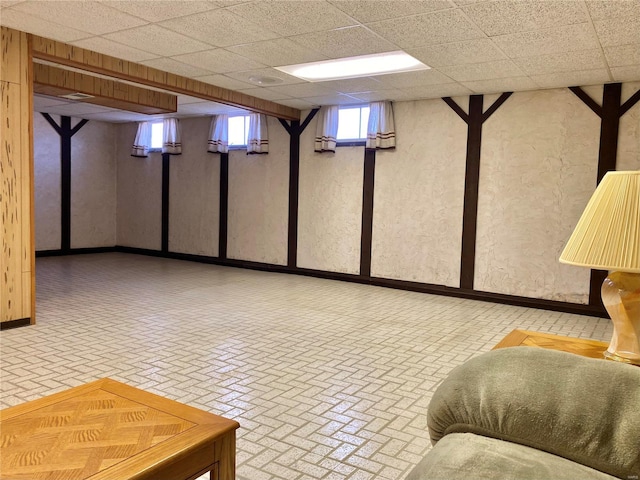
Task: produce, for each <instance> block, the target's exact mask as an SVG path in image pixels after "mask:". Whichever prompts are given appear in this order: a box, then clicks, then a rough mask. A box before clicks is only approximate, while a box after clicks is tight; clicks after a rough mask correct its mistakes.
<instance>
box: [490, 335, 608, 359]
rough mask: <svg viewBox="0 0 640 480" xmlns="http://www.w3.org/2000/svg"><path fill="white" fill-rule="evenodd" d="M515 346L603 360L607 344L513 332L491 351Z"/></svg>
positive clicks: (559, 336) (581, 339) (557, 336)
mask: <svg viewBox="0 0 640 480" xmlns="http://www.w3.org/2000/svg"><path fill="white" fill-rule="evenodd" d="M517 346H527V347H540V348H548V349H551V350H560V351H562V352H569V353H575V354H576V355H582V356H583V357H590V358H601V359H604V352H605V350H606V349H607V347H608V346H609V344H608V343H605V342H598V341H597V340H586V339H583V338H571V337H563V336H561V335H552V334H550V333H539V332H529V331H526V330H514V331H513V332H511V333H510V334H508V335H507V336H506V337H504V338H503V339H502V340H501V341H500V343H498V344H497V345H496V346H495V347H493V349H494V350H495V349H497V348H505V347H517Z"/></svg>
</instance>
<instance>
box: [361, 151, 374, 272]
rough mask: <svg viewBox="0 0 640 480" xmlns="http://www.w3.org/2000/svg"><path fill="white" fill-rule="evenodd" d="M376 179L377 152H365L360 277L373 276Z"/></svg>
mask: <svg viewBox="0 0 640 480" xmlns="http://www.w3.org/2000/svg"><path fill="white" fill-rule="evenodd" d="M375 178H376V151H375V150H373V149H369V148H365V150H364V175H363V181H362V227H361V233H360V275H361V276H363V277H370V276H371V244H372V241H373V194H374V186H375Z"/></svg>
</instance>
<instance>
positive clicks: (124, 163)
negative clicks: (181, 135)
mask: <svg viewBox="0 0 640 480" xmlns="http://www.w3.org/2000/svg"><path fill="white" fill-rule="evenodd" d="M136 128H137V125H136V124H135V123H126V124H123V125H119V126H118V137H117V138H118V141H117V143H118V146H117V149H116V152H117V160H116V162H117V186H118V196H117V197H118V202H117V224H118V225H117V232H118V233H117V244H118V245H122V246H125V247H137V248H148V249H152V250H160V248H161V246H162V238H161V235H162V154H161V153H159V152H152V153H150V154H149V156H148V157H147V158H137V157H132V156H131V144H132V143H133V140H134V138H135V136H136Z"/></svg>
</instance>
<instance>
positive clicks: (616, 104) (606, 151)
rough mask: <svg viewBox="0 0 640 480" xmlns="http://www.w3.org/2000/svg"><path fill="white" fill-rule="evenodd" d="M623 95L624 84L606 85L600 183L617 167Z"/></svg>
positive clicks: (599, 159)
mask: <svg viewBox="0 0 640 480" xmlns="http://www.w3.org/2000/svg"><path fill="white" fill-rule="evenodd" d="M621 97H622V84H620V83H609V84H607V85H605V86H604V92H603V94H602V116H601V118H602V122H601V124H600V150H599V152H598V183H600V180H602V177H604V176H605V174H606V173H607V172H609V171H611V170H615V169H616V157H617V155H618V130H619V128H620V99H621Z"/></svg>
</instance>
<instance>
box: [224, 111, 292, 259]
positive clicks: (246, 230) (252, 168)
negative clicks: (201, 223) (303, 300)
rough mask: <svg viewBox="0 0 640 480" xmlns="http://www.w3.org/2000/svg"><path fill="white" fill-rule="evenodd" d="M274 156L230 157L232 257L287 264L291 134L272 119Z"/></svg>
mask: <svg viewBox="0 0 640 480" xmlns="http://www.w3.org/2000/svg"><path fill="white" fill-rule="evenodd" d="M268 130H269V154H267V155H247V154H246V151H244V150H233V151H231V152H230V153H229V210H228V236H227V242H228V246H227V257H228V258H233V259H238V260H249V261H254V262H262V263H271V264H275V265H286V263H287V225H288V221H289V220H288V218H289V217H288V205H289V134H288V133H287V131H286V130H285V129H284V128H283V127H282V125H280V122H279V121H278V120H277V119H276V118H273V117H268Z"/></svg>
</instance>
